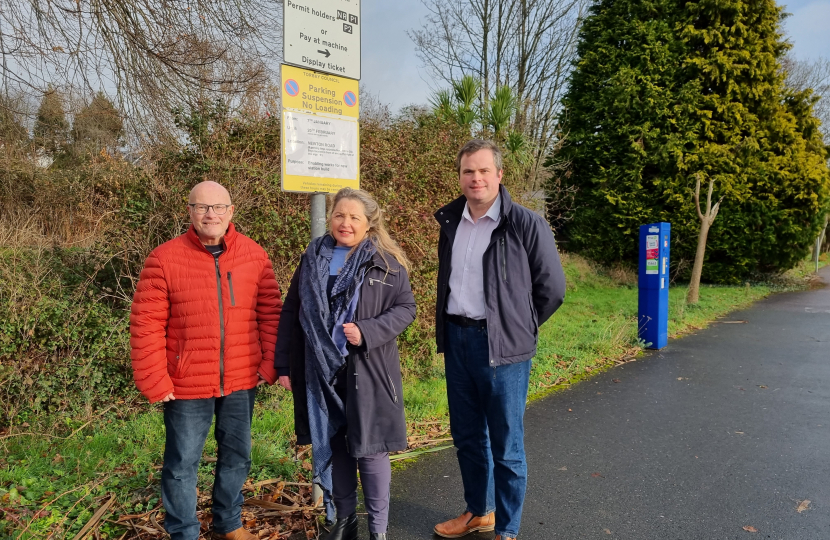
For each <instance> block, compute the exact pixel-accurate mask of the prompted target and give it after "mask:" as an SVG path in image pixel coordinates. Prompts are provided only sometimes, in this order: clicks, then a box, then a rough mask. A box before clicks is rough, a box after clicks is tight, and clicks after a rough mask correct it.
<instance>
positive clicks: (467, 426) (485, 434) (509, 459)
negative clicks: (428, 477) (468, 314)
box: [444, 322, 530, 538]
mask: <svg viewBox="0 0 830 540" xmlns="http://www.w3.org/2000/svg"><path fill="white" fill-rule="evenodd" d="M445 331H446V333H445V334H444V336H445V339H446V341H445V343H446V349H445V353H444V365H445V370H446V376H447V399H448V401H449V408H450V431H451V433H452V438H453V444H454V445H455V447H456V449H457V453H458V465H459V467H460V469H461V480H462V482H463V483H464V500H465V501H466V503H467V511H468V512H472V513H473V515H476V516H484V515H487V514H489V513H490V512H492V511H494V510H495V512H496V534H501V535H502V538H504V537H511V538H515V537H516V536H518V534H519V525H520V524H521V519H522V506H523V505H524V498H525V490H526V488H527V462H526V461H525V447H524V412H525V404H526V402H527V387H528V382H529V379H530V360H527V361H524V362H519V363H517V364H510V365H506V366H499V367H495V368H494V367H492V366H491V365H490V355H489V350H488V347H487V330H486V329H485V328H468V327H461V326H457V325H455V324H453V323H451V322H447V323H446V327H445Z"/></svg>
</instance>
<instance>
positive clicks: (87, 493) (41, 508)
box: [0, 256, 826, 539]
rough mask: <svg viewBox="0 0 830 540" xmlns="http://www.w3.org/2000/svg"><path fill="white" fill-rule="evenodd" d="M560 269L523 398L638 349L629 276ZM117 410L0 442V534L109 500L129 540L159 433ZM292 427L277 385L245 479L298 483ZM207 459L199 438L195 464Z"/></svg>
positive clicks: (732, 295)
mask: <svg viewBox="0 0 830 540" xmlns="http://www.w3.org/2000/svg"><path fill="white" fill-rule="evenodd" d="M564 260H565V268H566V274H567V277H568V284H569V286H568V294H567V298H566V301H565V304H564V305H563V306H562V308H561V309H560V310H559V311H558V312H557V313H556V315H555V316H554V317H553V318H552V319H551V320H550V321H548V323H547V324H545V325H544V326H543V327H542V329H541V331H540V336H539V352H538V354H537V356H536V358H535V359H534V365H533V371H532V375H531V383H530V395H531V398H532V399H538V398H539V397H541V396H544V395H546V394H547V393H549V392H551V391H553V390H555V389H557V388H561V387H563V386H564V385H565V384H569V383H571V382H574V381H577V380H580V379H581V378H584V377H585V376H587V375H589V374H590V373H592V372H595V371H597V370H601V369H604V368H606V367H609V366H612V365H614V364H615V363H618V362H620V361H624V360H626V359H632V358H634V357H636V356H637V355H638V354H639V353H640V352H641V350H642V344H641V343H639V341H638V339H637V287H636V276H634V275H632V274H631V273H628V272H625V271H620V270H618V271H611V272H607V271H602V270H599V269H597V268H596V267H594V266H593V265H591V264H589V263H588V262H587V261H585V260H584V259H581V258H579V257H574V256H565V258H564ZM822 262H823V263H824V264H826V260H825V261H822ZM809 275H810V274H809V269H808V268H806V266H805V268H799V269H796V271H794V272H792V273H791V275H789V276H787V277H786V279H784V280H783V281H779V282H777V283H775V284H774V285H765V284H761V285H749V284H748V285H745V286H740V287H709V286H703V287H702V288H701V293H700V297H701V301H700V303H699V304H698V305H695V306H689V305H686V303H685V296H686V287H684V286H677V287H672V288H671V290H670V292H669V296H670V312H669V317H670V320H669V333H670V335H671V336H678V335H680V334H683V333H685V332H689V331H693V330H696V329H700V328H702V327H704V326H706V324H707V323H708V322H710V321H713V320H714V319H716V318H718V317H721V316H723V315H725V314H727V313H729V312H730V311H733V310H736V309H740V308H743V307H746V306H748V305H750V304H751V303H752V302H754V301H756V300H758V299H760V298H763V297H764V296H767V295H768V294H770V293H771V292H773V291H774V290H783V289H796V288H800V287H801V288H803V287H805V286H806V285H805V283H806V278H808V277H809ZM404 394H405V396H404V397H405V402H406V408H407V419H408V421H409V422H411V430H412V439H411V440H412V441H420V442H421V444H423V441H424V440H425V439H426V440H427V441H429V442H441V443H442V444H447V442H446V440H445V439H444V440H440V439H439V441H435V440H430V434H439V435H440V436H441V437H444V438H446V437H447V436H448V435H446V434H445V429H444V427H443V426H444V424H446V420H447V399H446V392H445V381H444V379H443V378H431V379H426V380H423V379H415V380H407V381H406V382H405V389H404ZM118 405H119V404H118V403H115V404H113V406H112V407H111V408H109V409H108V410H107V411H105V412H104V413H103V414H101V415H99V416H96V417H93V418H87V419H83V421H81V420H79V421H76V422H72V421H70V422H69V423H68V424H66V425H61V426H56V425H53V424H50V420H48V419H43V420H42V421H41V422H38V425H31V426H25V425H24V429H26V431H25V432H17V433H13V434H8V435H4V436H3V437H0V537H4V538H15V539H24V538H26V539H28V538H73V537H74V536H75V535H76V534H77V533H78V532H79V531H81V529H82V527H83V526H84V525H85V524H86V523H87V522H88V521H89V520H90V519H91V518H92V517H93V515H94V513H95V512H96V510H97V509H98V508H99V507H100V506H101V505H102V504H103V503H104V501H105V500H109V498H110V497H111V496H112V495H114V496H115V499H116V502H115V503H114V504H113V505H112V506H111V507H110V508H109V509H108V510H107V514H106V515H105V516H104V519H103V520H102V521H101V522H100V525H99V526H98V527H97V534H98V537H99V538H121V537H122V535H124V534H125V533H127V534H128V537H134V536H133V535H132V531H129V530H127V529H125V527H124V526H123V525H119V524H117V523H116V522H115V520H117V517H118V516H120V515H124V514H140V513H144V512H149V511H151V510H153V509H154V508H157V507H159V505H160V501H159V494H158V478H159V476H160V471H159V468H160V464H161V461H162V452H163V446H164V424H163V421H162V417H161V413H160V408H158V407H156V408H154V409H152V410H151V411H149V412H143V413H140V414H121V413H120V412H119V410H118ZM292 425H293V413H292V408H291V402H290V399H289V398H288V397H287V396H286V395H285V393H283V392H281V391H280V390H278V389H276V388H270V389H267V390H265V391H262V392H260V395H259V396H258V399H257V405H256V408H255V413H254V423H253V441H254V443H253V452H252V461H253V466H252V470H251V481H252V482H257V481H261V480H266V479H270V478H277V477H281V478H283V479H286V480H294V481H303V480H306V479H307V475H308V470H309V469H310V463H309V461H308V457H307V454H306V456H305V457H303V456H301V457H300V458H299V459H296V456H295V448H294V445H293V443H292V436H291V434H292ZM215 452H216V449H215V442H214V441H213V440H212V435H210V436H209V437H208V441H207V444H206V447H205V456H208V457H210V456H215V455H216V454H215ZM417 453H418V451H417V450H416V451H414V452H411V453H409V454H407V457H410V456H415V455H417ZM401 457H404V456H401ZM213 469H214V465H213V463H211V461H210V459H208V460H204V461H203V463H202V465H201V466H200V469H199V489H200V490H202V491H208V490H209V489H210V486H211V484H212V474H213Z"/></svg>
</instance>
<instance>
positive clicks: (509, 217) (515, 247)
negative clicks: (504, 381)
mask: <svg viewBox="0 0 830 540" xmlns="http://www.w3.org/2000/svg"><path fill="white" fill-rule="evenodd" d="M499 191H500V193H501V211H500V217H501V220H500V221H499V225H498V226H497V227H496V228H495V230H493V234H492V236H491V237H490V244H489V245H488V246H487V249H486V250H485V251H484V257H483V258H482V264H483V266H484V304H485V308H486V318H487V335H488V340H489V348H490V363H491V365H493V366H494V367H496V366H501V365H506V364H513V363H516V362H522V361H524V360H528V359H530V358H533V356H534V355H535V354H536V343H537V341H538V338H539V326H541V325H542V324H543V323H544V322H545V321H547V320H548V319H549V318H550V316H551V315H553V313H554V312H555V311H556V310H557V309H558V308H559V306H561V305H562V302H563V301H564V300H565V274H564V272H563V271H562V263H561V261H560V260H559V252H558V251H557V249H556V241H555V240H554V239H553V231H551V228H550V225H548V224H547V222H545V220H544V219H543V218H542V217H540V216H539V215H538V214H535V213H533V212H531V211H530V210H528V209H527V208H525V207H523V206H521V205H519V204H516V203H514V202H513V201H512V200H511V198H510V194H508V193H507V190H506V189H505V188H504V186H499ZM466 203H467V198H466V197H464V196H463V195H462V196H461V197H459V198H457V199H456V200H454V201H453V202H451V203H450V204H448V205H446V206H444V207H443V208H441V209H440V210H438V211H437V212H436V213H435V219H437V220H438V223H439V224H440V225H441V236H440V238H439V240H438V301H437V303H436V312H435V339H436V342H437V344H438V352H439V353H442V352H444V349H445V344H444V315H445V312H446V309H447V299H448V298H449V283H450V273H451V271H452V245H453V242H454V241H455V232H456V231H457V230H458V224H459V223H460V222H461V219H462V214H463V212H464V205H465V204H466Z"/></svg>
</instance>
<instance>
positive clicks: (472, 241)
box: [447, 194, 501, 319]
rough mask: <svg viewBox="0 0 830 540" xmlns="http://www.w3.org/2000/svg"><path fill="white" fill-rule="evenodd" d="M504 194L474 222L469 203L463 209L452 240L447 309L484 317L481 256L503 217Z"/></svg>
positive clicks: (464, 315) (450, 312) (465, 314)
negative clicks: (502, 202) (502, 203)
mask: <svg viewBox="0 0 830 540" xmlns="http://www.w3.org/2000/svg"><path fill="white" fill-rule="evenodd" d="M500 214H501V194H499V195H498V196H497V197H496V200H495V201H493V204H492V205H491V206H490V209H489V210H487V213H486V214H484V215H483V216H481V217H480V218H478V222H475V223H474V222H473V217H472V216H471V215H470V206H469V204H465V205H464V213H463V214H462V215H461V222H460V223H459V224H458V230H456V231H455V241H453V244H452V272H451V273H450V296H449V298H448V299H447V313H449V314H450V315H461V316H462V317H468V318H470V319H484V318H486V316H487V308H486V307H485V305H484V265H483V263H482V260H483V258H484V252H485V251H487V246H489V245H490V237H491V236H492V235H493V231H494V230H495V229H496V227H498V226H499V221H500V220H501V217H500Z"/></svg>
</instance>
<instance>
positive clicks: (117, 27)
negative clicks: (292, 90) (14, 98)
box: [0, 0, 282, 122]
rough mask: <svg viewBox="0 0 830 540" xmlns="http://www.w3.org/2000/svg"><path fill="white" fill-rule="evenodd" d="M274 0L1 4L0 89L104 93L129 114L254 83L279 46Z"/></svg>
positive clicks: (150, 115)
mask: <svg viewBox="0 0 830 540" xmlns="http://www.w3.org/2000/svg"><path fill="white" fill-rule="evenodd" d="M281 13H282V2H279V1H277V0H231V1H229V2H214V1H211V0H5V1H4V2H3V4H2V7H0V89H2V91H3V92H4V93H8V92H9V91H12V92H13V91H19V90H28V91H30V92H31V93H37V92H43V91H44V90H45V89H46V88H47V87H48V85H49V84H53V85H54V86H56V87H58V88H61V89H62V90H63V91H64V92H68V91H69V90H70V89H71V90H74V91H77V92H80V93H82V94H84V95H89V94H92V93H94V92H97V91H100V90H104V91H106V92H107V93H110V92H114V93H115V94H116V96H117V103H118V105H119V109H120V110H121V111H122V113H123V114H125V116H127V117H129V118H131V119H133V120H135V119H136V118H142V119H144V120H145V121H148V122H152V121H160V120H161V121H163V119H164V118H165V117H168V115H169V111H170V109H171V108H172V107H173V106H175V105H178V104H182V103H187V102H194V101H196V100H198V99H204V98H206V97H208V96H210V95H213V94H216V93H222V94H231V95H233V94H234V93H236V92H244V91H245V88H246V86H247V85H249V84H251V83H259V80H260V79H261V78H262V77H263V76H264V74H265V72H266V70H267V66H268V65H275V63H273V64H271V63H270V62H269V60H270V59H271V58H275V57H276V56H277V55H278V51H279V50H280V47H279V46H278V45H279V43H280V42H281V21H282V16H281Z"/></svg>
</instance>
